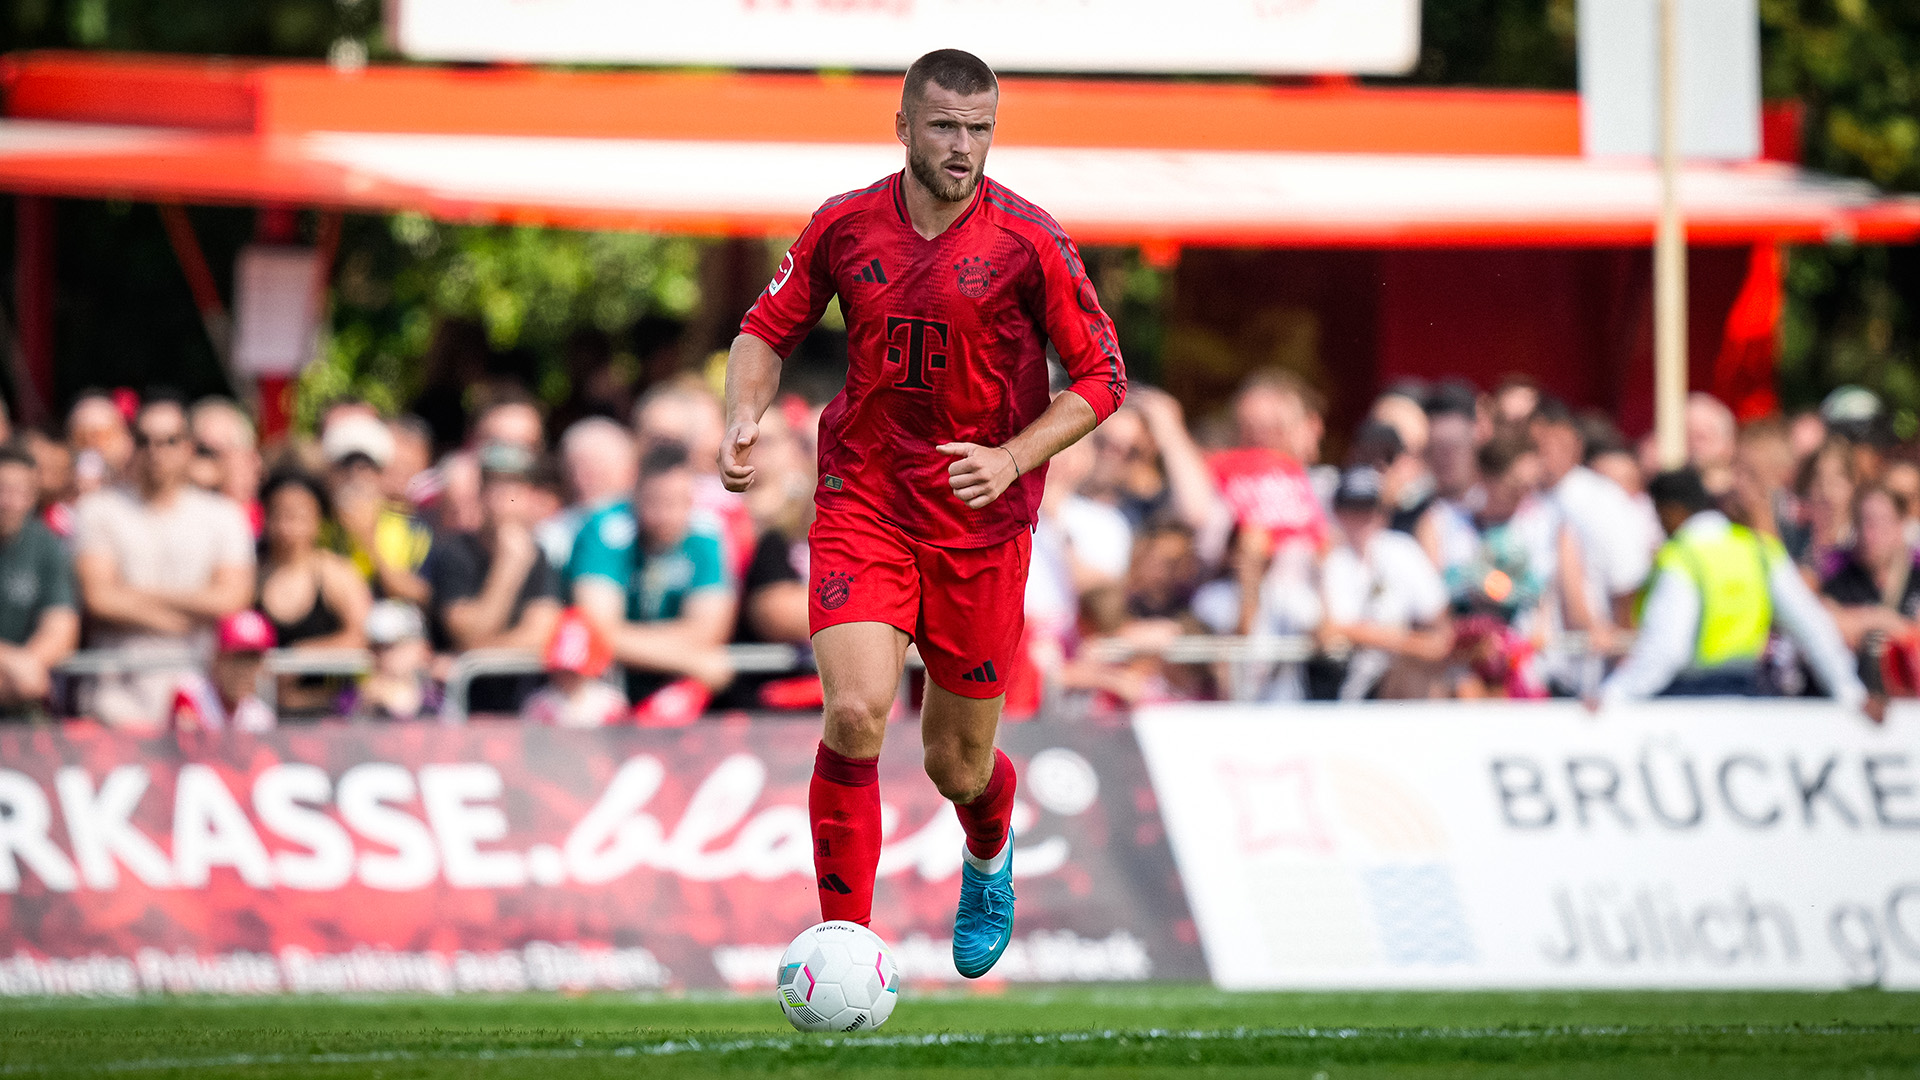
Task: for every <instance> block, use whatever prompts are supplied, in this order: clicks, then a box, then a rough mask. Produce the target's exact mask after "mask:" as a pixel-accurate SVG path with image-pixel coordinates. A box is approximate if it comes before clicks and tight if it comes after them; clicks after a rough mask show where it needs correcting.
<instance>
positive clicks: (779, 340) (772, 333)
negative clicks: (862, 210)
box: [740, 211, 838, 360]
mask: <svg viewBox="0 0 1920 1080" xmlns="http://www.w3.org/2000/svg"><path fill="white" fill-rule="evenodd" d="M833 220H838V219H837V218H833V219H829V218H828V216H827V214H826V213H825V212H824V211H822V212H819V213H815V214H814V215H813V220H812V221H809V222H808V223H807V228H806V231H804V232H802V233H801V234H800V239H798V240H795V241H794V242H793V246H792V247H790V248H788V249H787V253H786V255H785V256H784V257H782V258H781V260H780V267H779V269H777V270H775V271H774V273H773V280H772V281H769V282H767V287H766V288H765V289H763V290H761V292H760V298H759V299H758V300H755V301H754V302H753V306H752V307H751V308H748V309H747V316H746V318H744V319H742V320H741V321H740V332H741V333H743V334H752V335H753V336H754V337H757V338H759V339H760V340H761V341H764V342H766V343H767V344H768V345H770V346H772V348H773V351H774V352H776V353H778V354H780V358H781V359H783V360H784V359H786V358H787V356H788V355H790V354H791V353H792V352H793V350H794V349H795V348H797V347H798V346H799V344H800V340H801V339H802V338H804V337H806V336H807V332H808V331H809V330H812V329H813V324H814V323H817V322H819V321H820V314H821V312H824V311H826V310H827V301H829V300H831V299H833V293H834V287H833V274H832V272H831V267H829V266H828V264H827V253H826V245H825V243H823V241H824V239H825V237H826V234H827V232H828V229H829V226H830V224H831V221H833Z"/></svg>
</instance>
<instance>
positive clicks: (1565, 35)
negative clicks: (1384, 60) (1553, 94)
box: [1393, 0, 1604, 90]
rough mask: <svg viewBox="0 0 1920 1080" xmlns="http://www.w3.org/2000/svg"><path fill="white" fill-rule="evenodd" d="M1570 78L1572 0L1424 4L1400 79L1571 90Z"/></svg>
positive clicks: (1469, 0) (1468, 0)
mask: <svg viewBox="0 0 1920 1080" xmlns="http://www.w3.org/2000/svg"><path fill="white" fill-rule="evenodd" d="M1602 2H1604V0H1602ZM1574 76H1575V70H1574V0H1425V2H1424V3H1423V4H1422V5H1421V11H1420V60H1419V62H1418V63H1417V64H1416V65H1415V67H1414V69H1413V73H1412V74H1411V75H1410V76H1408V78H1407V79H1406V80H1404V81H1408V82H1414V83H1424V84H1429V85H1432V84H1440V85H1449V86H1508V87H1524V88H1530V89H1567V90H1571V89H1572V88H1573V85H1574ZM1393 81H1396V82H1397V81H1402V80H1393Z"/></svg>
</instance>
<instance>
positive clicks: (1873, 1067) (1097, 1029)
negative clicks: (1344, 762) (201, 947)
mask: <svg viewBox="0 0 1920 1080" xmlns="http://www.w3.org/2000/svg"><path fill="white" fill-rule="evenodd" d="M771 998H772V995H771V994H769V995H767V997H766V998H765V999H764V1000H762V999H758V998H756V999H741V998H685V997H679V998H676V997H660V998H635V997H632V996H616V995H595V996H587V997H575V998H569V997H561V996H515V997H485V998H456V999H445V998H417V997H365V998H280V999H271V1000H264V1001H263V1000H257V999H256V1000H240V999H171V1000H169V999H149V1000H143V1001H137V1002H87V1003H78V1004H76V1003H70V1002H51V1001H20V1000H13V1001H7V1002H4V1003H0V1076H5V1077H15V1076H18V1077H36V1076H128V1077H169V1076H177V1077H188V1076H191V1077H208V1078H217V1077H309V1076H311V1077H547V1076H566V1077H570V1078H571V1077H600V1076H644V1077H649V1078H652V1077H678V1076H704V1075H710V1074H715V1073H732V1074H738V1075H748V1074H776V1075H783V1076H823V1077H824V1076H836V1075H840V1074H850V1073H858V1074H867V1075H885V1076H899V1077H920V1076H951V1077H979V1078H988V1077H991V1078H994V1080H1005V1078H1013V1077H1028V1076H1033V1077H1039V1076H1072V1077H1080V1076H1088V1077H1092V1076H1116V1077H1117V1076H1129V1077H1136V1076H1154V1075H1167V1076H1172V1075H1175V1074H1178V1075H1182V1076H1192V1075H1223V1076H1232V1075H1249V1076H1251V1075H1260V1076H1286V1077H1299V1078H1301V1080H1323V1078H1324V1080H1345V1078H1353V1077H1373V1076H1379V1077H1506V1076H1554V1077H1599V1076H1606V1077H1614V1076H1621V1077H1646V1076H1675V1077H1772V1076H1794V1077H1801V1076H1806V1077H1875V1078H1885V1077H1920V995H1915V994H1895V993H1882V992H1877V991H1854V992H1849V993H1833V994H1788V993H1610V992H1579V993H1567V992H1556V993H1417V994H1416V993H1337V994H1223V993H1218V992H1215V991H1213V990H1210V989H1204V988H1199V987H1171V988H1167V987H1161V988H1152V989H1093V990H1084V989H1075V990H1058V991H1046V990H1017V991H1015V990H1009V991H1006V992H1004V993H984V994H965V995H945V994H934V993H920V994H911V995H909V996H908V997H906V998H905V999H903V1000H902V1001H901V1003H900V1007H899V1008H898V1010H897V1011H896V1012H895V1013H894V1016H893V1019H892V1021H891V1022H890V1023H888V1025H887V1026H886V1027H885V1028H883V1029H882V1030H880V1031H878V1032H873V1033H868V1034H863V1035H854V1036H818V1035H799V1034H796V1033H795V1032H793V1031H792V1030H791V1029H790V1028H788V1027H787V1025H786V1022H785V1021H784V1020H783V1019H782V1018H781V1015H780V1010H779V1008H778V1006H776V1005H775V1004H774V1002H773V1001H772V999H771Z"/></svg>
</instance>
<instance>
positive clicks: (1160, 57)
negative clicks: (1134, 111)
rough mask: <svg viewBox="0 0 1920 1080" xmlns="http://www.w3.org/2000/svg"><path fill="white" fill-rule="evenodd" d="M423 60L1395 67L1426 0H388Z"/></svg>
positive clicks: (1412, 42) (401, 42)
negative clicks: (935, 59) (953, 54)
mask: <svg viewBox="0 0 1920 1080" xmlns="http://www.w3.org/2000/svg"><path fill="white" fill-rule="evenodd" d="M387 11H388V19H389V25H388V32H389V36H390V38H391V40H392V41H394V42H395V43H396V44H397V45H398V47H399V48H400V50H401V51H402V52H403V53H405V54H406V55H408V56H411V57H414V58H417V59H423V60H461V61H518V62H529V63H600V64H662V65H701V66H705V65H715V66H723V67H749V68H851V69H869V70H873V69H878V70H901V69H904V68H905V67H906V66H907V65H908V64H910V63H912V62H913V60H914V58H915V57H917V56H919V55H921V54H922V53H925V52H927V51H929V50H932V49H939V48H961V49H967V50H969V51H972V52H975V53H978V54H979V55H980V57H981V58H982V59H984V60H986V61H987V62H988V63H989V64H992V65H993V66H994V67H995V68H997V69H1000V70H1005V71H1077V72H1088V71H1093V72H1137V73H1217V74H1231V73H1241V74H1260V75H1286V74H1321V73H1338V72H1351V73H1355V74H1366V75H1401V74H1405V73H1406V72H1408V71H1410V70H1411V69H1412V68H1413V65H1414V62H1415V61H1416V60H1417V59H1418V56H1419V50H1420V4H1419V0H1187V2H1185V3H1178V4H1172V3H1165V2H1162V0H704V2H693V3H689V2H687V0H393V2H390V3H389V4H388V7H387Z"/></svg>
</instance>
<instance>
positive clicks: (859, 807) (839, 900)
mask: <svg viewBox="0 0 1920 1080" xmlns="http://www.w3.org/2000/svg"><path fill="white" fill-rule="evenodd" d="M996 775H998V774H997V773H996ZM807 811H808V813H809V814H810V815H811V816H812V818H813V869H814V872H815V874H816V875H817V876H818V879H819V880H818V885H819V888H820V918H821V919H822V920H825V921H829V922H830V921H832V920H835V919H845V920H846V921H848V922H857V923H859V924H860V925H861V926H865V925H867V921H868V920H869V919H871V918H872V917H873V876H874V873H875V871H877V870H878V869H879V868H880V759H879V758H850V757H847V756H845V755H843V754H837V753H834V752H833V751H832V750H829V749H828V748H827V744H826V743H824V742H823V743H821V744H820V751H819V753H817V754H815V755H814V758H813V783H812V785H811V786H809V788H808V789H807Z"/></svg>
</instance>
